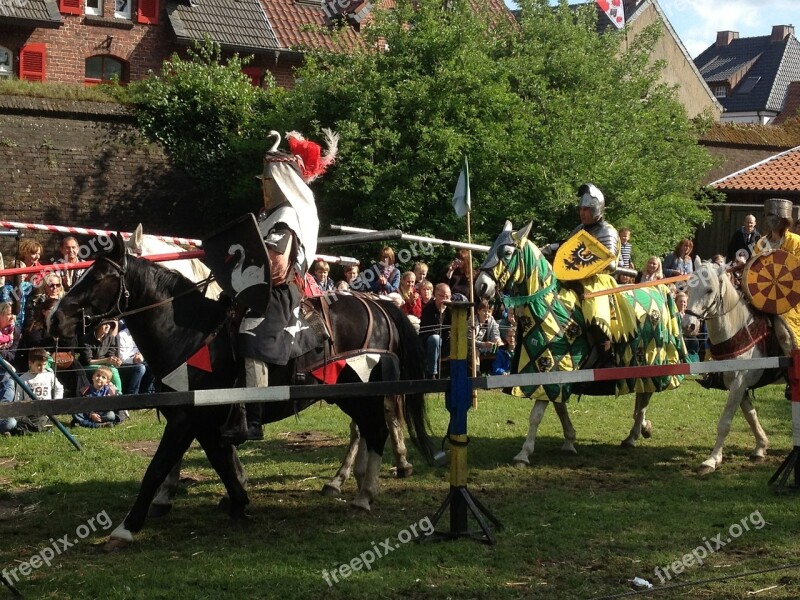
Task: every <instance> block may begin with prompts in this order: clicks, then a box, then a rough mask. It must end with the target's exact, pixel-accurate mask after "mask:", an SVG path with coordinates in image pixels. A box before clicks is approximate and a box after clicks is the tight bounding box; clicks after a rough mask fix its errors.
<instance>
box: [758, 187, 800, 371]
mask: <svg viewBox="0 0 800 600" xmlns="http://www.w3.org/2000/svg"><path fill="white" fill-rule="evenodd" d="M792 212H793V206H792V202H791V201H790V200H785V199H783V198H770V199H768V200H767V201H766V202H765V203H764V224H765V226H766V229H767V231H768V232H769V233H767V234H766V235H764V236H763V237H761V239H759V240H758V241H757V242H756V246H755V251H754V253H753V254H754V256H758V255H759V254H764V253H766V252H769V251H772V250H784V251H785V252H788V253H789V254H793V255H794V256H796V257H797V258H798V259H800V235H797V234H796V233H792V231H791V227H792V223H793V222H794V219H793V218H792ZM775 334H776V336H777V337H778V341H779V342H780V345H781V350H782V351H783V353H784V354H786V355H788V354H790V353H791V351H792V348H797V347H800V307H797V306H795V307H793V308H792V309H790V310H789V311H788V312H785V313H783V314H782V315H776V316H775Z"/></svg>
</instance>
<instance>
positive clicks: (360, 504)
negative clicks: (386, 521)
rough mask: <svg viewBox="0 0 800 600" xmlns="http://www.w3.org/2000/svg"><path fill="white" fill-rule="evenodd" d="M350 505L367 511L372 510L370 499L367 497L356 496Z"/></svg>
mask: <svg viewBox="0 0 800 600" xmlns="http://www.w3.org/2000/svg"><path fill="white" fill-rule="evenodd" d="M350 506H352V507H353V508H357V509H359V510H363V511H366V512H370V511H371V510H372V509H371V508H370V506H369V501H368V500H367V499H366V498H356V499H355V500H353V501H352V502H351V503H350Z"/></svg>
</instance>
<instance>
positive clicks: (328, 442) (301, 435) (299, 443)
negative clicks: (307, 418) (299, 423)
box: [276, 431, 342, 452]
mask: <svg viewBox="0 0 800 600" xmlns="http://www.w3.org/2000/svg"><path fill="white" fill-rule="evenodd" d="M276 437H277V438H278V439H279V440H282V441H284V442H285V443H286V445H287V446H288V447H289V451H290V452H300V451H302V450H315V449H317V448H332V447H338V446H341V445H342V441H341V439H340V438H338V437H334V436H332V435H330V434H328V433H324V432H322V431H287V432H284V433H279V434H278V435H277V436H276Z"/></svg>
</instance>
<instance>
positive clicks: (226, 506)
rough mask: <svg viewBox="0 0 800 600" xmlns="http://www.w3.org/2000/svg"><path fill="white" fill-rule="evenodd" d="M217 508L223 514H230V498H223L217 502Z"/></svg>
mask: <svg viewBox="0 0 800 600" xmlns="http://www.w3.org/2000/svg"><path fill="white" fill-rule="evenodd" d="M217 508H218V509H219V510H221V511H222V512H230V511H231V499H230V498H228V496H223V497H222V498H220V499H219V502H217Z"/></svg>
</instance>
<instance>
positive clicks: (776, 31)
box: [769, 25, 794, 42]
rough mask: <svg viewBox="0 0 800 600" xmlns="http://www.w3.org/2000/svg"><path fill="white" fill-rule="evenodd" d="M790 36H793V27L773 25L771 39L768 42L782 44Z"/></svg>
mask: <svg viewBox="0 0 800 600" xmlns="http://www.w3.org/2000/svg"><path fill="white" fill-rule="evenodd" d="M790 35H794V26H793V25H773V26H772V37H770V40H769V41H770V42H782V41H783V40H785V39H786V38H787V37H789V36H790Z"/></svg>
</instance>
